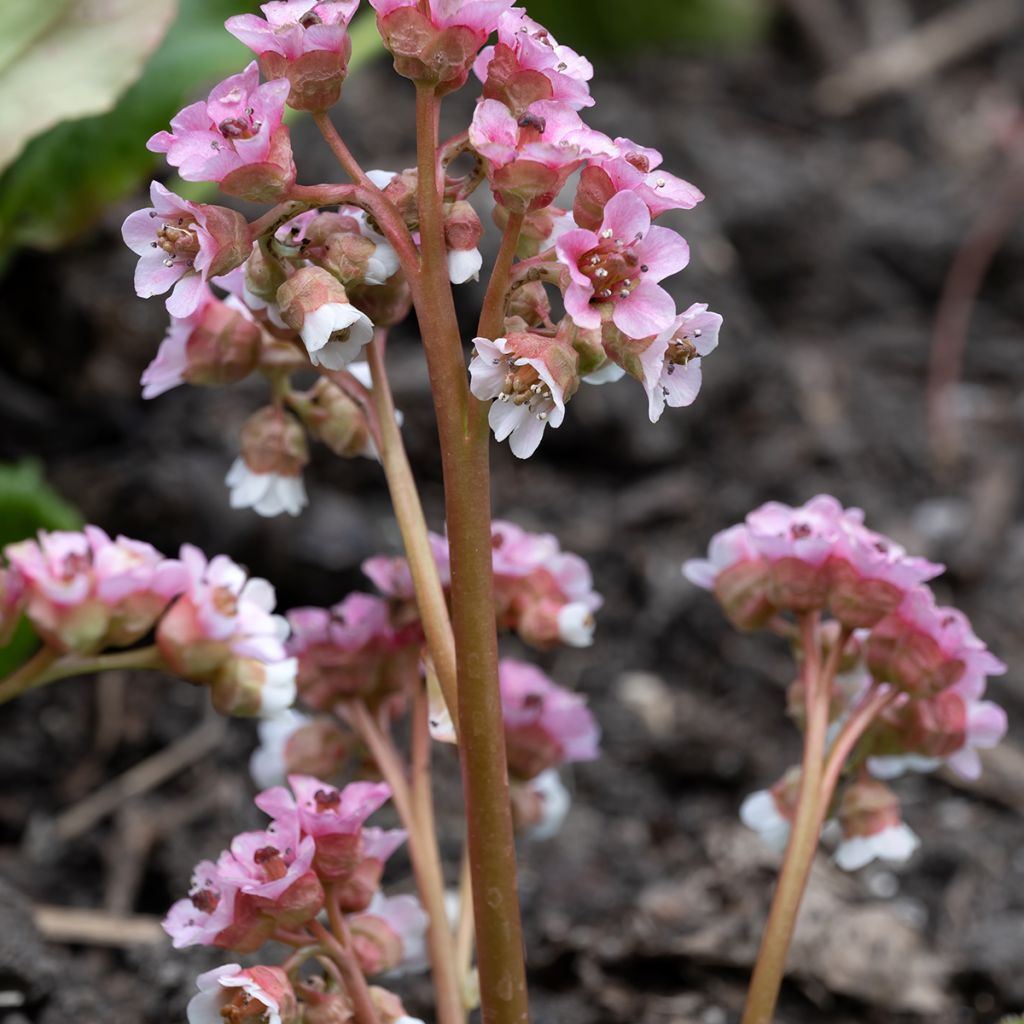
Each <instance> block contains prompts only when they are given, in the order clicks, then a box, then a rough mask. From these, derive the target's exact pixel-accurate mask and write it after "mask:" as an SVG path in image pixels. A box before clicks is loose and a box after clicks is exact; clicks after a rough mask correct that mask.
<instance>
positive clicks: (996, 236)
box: [927, 144, 1024, 466]
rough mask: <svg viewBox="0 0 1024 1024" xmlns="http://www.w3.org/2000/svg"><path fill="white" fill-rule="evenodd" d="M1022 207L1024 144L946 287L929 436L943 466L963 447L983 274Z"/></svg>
mask: <svg viewBox="0 0 1024 1024" xmlns="http://www.w3.org/2000/svg"><path fill="white" fill-rule="evenodd" d="M1022 204H1024V145H1021V144H1018V151H1017V152H1015V153H1014V154H1012V155H1011V160H1010V167H1009V170H1008V171H1007V174H1006V177H1005V179H1004V180H1003V182H1002V184H1001V186H1000V188H999V190H998V192H997V195H996V198H995V200H994V201H993V202H991V203H989V204H987V205H986V208H985V210H984V211H983V212H982V214H981V216H980V217H979V218H978V220H977V222H976V223H975V224H974V226H973V227H972V228H971V231H970V233H969V234H968V236H967V238H966V239H965V240H964V243H963V245H961V246H960V248H959V249H958V250H957V254H956V256H955V257H954V258H953V262H952V263H951V264H950V267H949V271H948V272H947V274H946V280H945V281H944V282H943V285H942V296H941V298H940V299H939V306H938V309H937V310H936V311H935V327H934V329H933V332H932V343H931V352H930V354H929V357H928V397H927V402H928V433H929V441H930V442H931V448H932V455H933V457H934V458H935V459H936V460H937V461H938V462H939V463H941V464H943V465H946V466H948V465H950V464H952V463H953V462H955V461H956V459H957V456H958V455H959V449H960V432H959V430H958V427H957V420H956V409H955V403H954V401H953V397H954V395H953V392H954V389H955V387H956V384H957V382H958V381H959V380H960V379H961V377H962V375H963V366H964V353H965V351H966V349H967V335H968V331H969V328H970V322H971V312H972V310H973V309H974V302H975V299H976V298H977V296H978V292H979V291H980V289H981V285H982V282H983V281H984V280H985V275H986V274H987V273H988V269H989V267H990V266H991V265H992V261H993V259H995V255H996V253H997V252H998V251H999V249H1000V247H1001V246H1002V244H1003V242H1004V241H1005V240H1006V237H1007V236H1008V235H1009V233H1010V231H1011V230H1012V229H1013V227H1014V225H1015V224H1016V222H1017V216H1018V214H1019V213H1020V210H1021V206H1022Z"/></svg>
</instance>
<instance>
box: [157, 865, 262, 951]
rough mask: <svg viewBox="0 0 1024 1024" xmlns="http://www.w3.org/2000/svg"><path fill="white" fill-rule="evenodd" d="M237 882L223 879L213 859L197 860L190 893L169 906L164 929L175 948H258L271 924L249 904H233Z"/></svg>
mask: <svg viewBox="0 0 1024 1024" xmlns="http://www.w3.org/2000/svg"><path fill="white" fill-rule="evenodd" d="M238 889H239V886H238V885H236V884H234V883H229V882H226V881H225V880H224V879H223V878H221V876H220V872H219V871H218V870H217V865H216V864H214V863H213V861H209V860H204V861H200V862H199V863H198V864H197V865H196V866H195V868H194V870H193V872H192V881H191V884H190V886H189V894H188V896H187V897H186V898H185V899H183V900H178V901H177V902H176V903H175V904H174V906H172V907H171V909H170V911H169V912H168V914H167V916H166V917H165V918H164V920H163V929H164V931H165V932H167V934H168V935H169V936H170V937H171V944H172V945H173V946H174V948H175V949H184V948H186V947H188V946H216V947H217V948H218V949H237V950H239V951H245V952H247V951H249V950H252V949H258V948H259V947H260V946H261V945H262V944H263V943H264V942H265V941H266V940H267V938H268V937H269V935H270V933H271V932H272V931H273V929H274V924H273V922H272V921H271V920H270V919H269V918H265V917H263V916H262V915H261V914H260V913H259V912H258V911H254V910H252V909H251V908H250V909H249V910H247V911H246V912H245V913H242V912H241V908H240V907H237V906H236V902H235V897H236V896H237V894H238Z"/></svg>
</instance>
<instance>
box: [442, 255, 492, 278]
mask: <svg viewBox="0 0 1024 1024" xmlns="http://www.w3.org/2000/svg"><path fill="white" fill-rule="evenodd" d="M483 265H484V258H483V256H482V255H481V254H480V250H479V249H450V250H449V252H448V279H449V280H450V281H451V283H452V284H465V283H466V282H467V281H479V280H480V268H481V267H482V266H483Z"/></svg>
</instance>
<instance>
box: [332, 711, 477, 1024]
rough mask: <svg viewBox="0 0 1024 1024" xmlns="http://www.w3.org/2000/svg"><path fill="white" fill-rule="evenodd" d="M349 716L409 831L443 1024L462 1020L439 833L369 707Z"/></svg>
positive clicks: (352, 712)
mask: <svg viewBox="0 0 1024 1024" xmlns="http://www.w3.org/2000/svg"><path fill="white" fill-rule="evenodd" d="M343 710H344V713H345V715H346V716H347V717H348V720H349V722H350V724H351V725H352V727H353V728H354V729H355V730H356V732H357V733H358V734H359V736H360V737H361V738H362V740H363V742H364V743H365V744H366V746H367V747H368V748H369V751H370V753H371V754H372V755H373V759H374V761H376V762H377V767H378V768H379V769H380V773H381V775H382V776H383V777H384V781H385V782H386V783H387V784H388V785H389V786H390V787H391V799H392V800H393V801H394V804H395V808H396V810H397V811H398V815H399V817H400V818H401V819H402V824H403V825H405V827H406V829H407V830H408V832H409V857H410V859H411V860H412V869H413V874H414V875H415V876H416V888H417V889H418V890H419V894H420V899H421V901H422V902H423V909H424V910H425V911H426V912H427V917H428V918H429V919H430V928H429V930H428V932H427V943H428V948H429V950H430V963H431V966H432V968H433V976H434V992H435V995H436V998H437V1019H438V1022H439V1024H462V1021H463V1019H464V1018H463V1012H462V998H461V995H460V989H459V980H458V975H457V974H456V971H455V950H454V946H453V944H452V934H451V929H450V928H449V927H448V915H447V913H446V911H445V905H444V875H443V874H442V872H441V857H440V854H439V853H438V849H437V839H436V836H435V834H434V833H427V832H425V831H424V830H423V828H422V827H421V822H420V818H419V815H418V814H417V813H416V805H415V803H414V801H413V794H412V790H411V789H410V786H409V780H408V778H407V776H406V773H405V768H404V767H403V765H402V760H401V758H400V757H399V756H398V752H397V751H396V750H395V748H394V745H393V744H392V743H391V740H390V738H389V737H388V736H387V735H386V734H385V733H384V732H383V731H382V730H381V729H380V728H379V727H378V725H377V723H376V722H375V721H374V720H373V716H372V715H371V714H370V711H369V708H367V706H366V705H365V704H364V703H363V702H362V701H358V700H350V701H346V702H345V704H344V707H343Z"/></svg>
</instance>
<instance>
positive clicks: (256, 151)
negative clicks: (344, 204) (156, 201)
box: [146, 61, 295, 202]
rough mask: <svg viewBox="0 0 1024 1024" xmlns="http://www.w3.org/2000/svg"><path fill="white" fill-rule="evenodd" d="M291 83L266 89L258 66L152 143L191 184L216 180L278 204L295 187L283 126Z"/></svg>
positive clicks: (233, 190) (195, 105) (192, 108)
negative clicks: (284, 194)
mask: <svg viewBox="0 0 1024 1024" xmlns="http://www.w3.org/2000/svg"><path fill="white" fill-rule="evenodd" d="M290 89H291V84H290V83H289V81H288V79H287V78H279V79H275V80H274V81H272V82H267V83H266V84H264V85H260V72H259V67H258V66H257V64H256V61H253V62H252V63H251V64H250V65H249V66H248V67H247V68H246V69H245V70H244V71H243V72H242V73H241V74H238V75H232V76H231V77H230V78H227V79H225V80H224V81H223V82H221V83H220V84H219V85H217V86H215V87H214V89H213V91H212V92H211V93H210V96H209V98H208V99H207V100H205V101H203V100H200V101H199V102H197V103H193V104H192V105H191V106H188V107H186V108H185V109H184V110H182V111H181V113H179V114H177V115H176V116H175V117H174V118H173V119H172V120H171V130H170V131H169V132H158V133H157V134H156V135H154V136H153V137H152V138H151V139H150V140H149V142H148V143H147V144H146V145H147V147H148V148H149V149H150V150H152V152H154V153H166V154H167V162H168V163H169V164H170V165H171V166H172V167H176V168H178V173H179V174H180V175H181V176H182V178H184V179H185V181H216V182H218V183H219V184H220V186H221V189H222V191H224V192H226V193H228V194H229V195H237V196H240V197H241V198H243V199H250V200H252V201H253V202H272V201H274V200H276V199H277V198H279V197H280V196H281V195H282V193H284V192H285V191H286V190H287V189H289V188H290V187H291V186H292V185H293V184H294V183H295V164H294V162H293V160H292V151H291V143H290V142H289V139H288V129H287V127H286V126H285V125H284V124H283V123H282V120H281V119H282V116H283V114H284V105H285V101H286V100H287V98H288V93H289V91H290Z"/></svg>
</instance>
